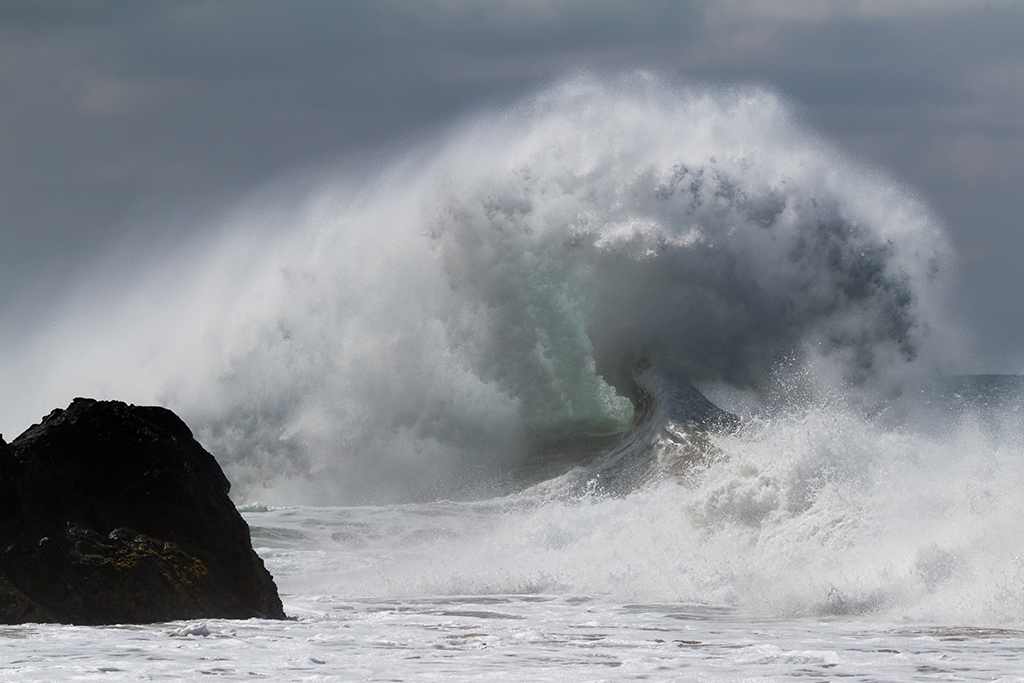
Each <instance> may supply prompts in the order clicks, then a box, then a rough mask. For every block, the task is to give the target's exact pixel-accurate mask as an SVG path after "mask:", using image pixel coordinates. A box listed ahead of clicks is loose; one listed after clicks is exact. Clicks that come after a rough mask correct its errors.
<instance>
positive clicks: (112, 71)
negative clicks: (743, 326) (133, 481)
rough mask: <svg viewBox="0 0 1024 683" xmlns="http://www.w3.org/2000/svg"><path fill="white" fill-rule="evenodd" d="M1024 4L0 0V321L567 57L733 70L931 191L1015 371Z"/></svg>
mask: <svg viewBox="0 0 1024 683" xmlns="http://www.w3.org/2000/svg"><path fill="white" fill-rule="evenodd" d="M1022 37H1024V3H1019V2H971V1H970V0H949V1H948V2H947V1H944V0H929V1H925V0H919V1H913V0H907V1H904V2H898V3H897V2H890V1H889V0H877V1H874V0H865V1H861V2H858V1H856V0H841V1H840V0H825V1H810V0H808V1H803V0H784V1H780V2H769V1H767V0H765V1H761V2H759V1H757V0H750V1H747V2H741V1H739V0H736V1H732V0H716V1H714V2H696V1H695V2H686V1H682V0H680V1H669V0H664V1H662V0H654V1H649V2H644V1H643V0H622V1H616V0H604V1H601V0H595V1H591V2H578V1H573V0H547V1H544V0H522V1H519V2H516V1H514V0H510V1H505V2H493V1H486V2H485V1H482V0H481V1H477V0H466V1H459V0H436V1H435V0H417V1H415V2H413V1H409V2H391V1H388V0H366V1H359V0H348V1H345V2H317V1H314V0H311V1H306V2H284V1H281V0H274V1H270V0H265V1H264V0H237V1H219V2H203V1H195V2H192V1H188V0H175V1H174V2H138V1H137V0H125V1H120V0H106V1H104V0H93V1H91V2H85V1H82V0H73V1H69V2H46V1H43V0H27V1H24V2H21V1H18V0H3V2H2V3H0V317H6V318H7V324H6V325H5V327H7V328H8V329H10V326H11V325H14V323H13V322H12V319H13V318H15V317H17V316H25V315H28V314H29V312H28V309H27V307H26V305H27V304H31V305H33V306H42V307H45V306H46V305H48V302H52V301H55V300H57V299H59V298H60V297H61V296H62V293H63V292H65V291H66V289H67V288H68V287H71V286H73V284H74V282H75V279H76V277H77V276H78V275H79V274H80V273H81V272H82V271H83V270H85V269H88V268H89V267H90V265H91V264H92V263H93V262H94V261H95V260H96V259H97V258H99V257H100V256H101V255H102V254H103V253H104V251H105V250H107V249H109V248H111V245H114V244H117V243H121V242H123V241H124V240H126V239H134V240H141V241H152V240H167V241H170V242H173V241H175V240H185V239H189V238H190V237H191V235H190V231H192V230H196V229H199V228H198V226H201V225H204V224H207V223H204V222H203V221H200V220H195V221H192V220H191V217H195V216H200V215H202V214H203V213H204V212H207V211H211V210H214V209H215V208H216V207H217V206H219V205H222V204H224V203H226V202H229V201H230V200H231V198H233V197H237V196H241V195H242V194H244V193H246V192H250V191H252V189H253V188H256V187H259V186H261V185H263V184H265V183H268V182H273V181H274V180H275V179H276V178H282V177H286V176H289V175H291V176H294V175H295V174H296V173H298V172H301V171H302V170H303V169H309V168H312V167H317V166H322V165H329V164H332V163H335V162H339V161H343V160H345V159H347V158H352V157H363V156H366V155H373V154H379V153H380V151H381V150H385V151H387V152H393V151H395V150H397V149H400V148H401V147H402V146H403V145H406V144H411V143H413V142H415V141H416V140H419V139H422V138H424V137H426V136H430V135H432V134H436V133H437V132H438V131H441V130H443V129H444V126H445V125H449V124H450V123H451V122H452V121H455V120H457V119H458V117H460V116H461V115H463V114H464V113H465V112H467V111H470V110H473V109H479V108H481V107H494V106H501V105H502V104H503V103H506V102H512V101H514V100H515V99H516V98H517V97H519V96H522V95H523V94H524V93H527V92H530V91H532V90H535V89H536V88H538V87H539V86H542V85H543V84H544V83H545V82H549V81H550V80H552V79H554V78H557V77H558V76H560V75H563V74H565V73H566V72H567V71H570V70H572V69H592V70H596V71H598V72H614V71H619V70H624V69H634V68H646V69H652V70H656V71H659V72H661V73H662V74H664V75H666V76H667V77H669V78H673V79H696V80H700V81H713V82H719V83H721V82H724V83H757V84H760V85H764V86H768V87H770V88H773V89H775V90H777V91H779V92H780V93H782V94H783V95H784V96H785V97H786V98H787V99H789V100H790V101H791V102H792V103H793V105H794V107H795V109H796V111H797V112H798V115H799V117H800V118H801V120H803V121H806V123H807V124H808V126H809V127H811V128H813V129H816V130H817V131H819V132H820V133H822V134H823V135H824V136H825V137H827V138H829V139H831V140H833V141H835V142H836V143H837V144H838V145H839V146H840V147H841V148H843V149H845V150H846V151H847V152H849V153H850V154H851V155H852V156H854V157H856V158H859V159H861V160H863V161H866V162H868V163H870V164H873V165H878V166H881V167H883V168H885V169H888V170H889V171H890V172H891V173H892V174H893V176H894V177H895V178H897V179H899V180H900V181H901V182H903V183H905V184H906V185H907V186H908V187H910V188H912V190H913V191H915V192H916V193H918V194H919V195H920V196H921V197H923V198H924V200H925V201H926V202H927V203H928V204H929V205H930V206H931V207H933V209H934V211H935V213H936V215H937V216H938V217H939V218H940V219H941V220H942V221H943V222H944V223H945V225H946V226H947V228H948V230H949V233H950V235H951V236H952V238H953V241H954V243H955V246H956V249H957V251H958V253H959V255H960V263H961V280H960V290H959V295H958V298H957V300H956V302H955V304H956V306H957V308H958V309H959V310H960V312H961V313H962V315H964V316H965V318H966V319H967V320H968V322H969V324H970V326H971V327H972V328H973V330H974V331H975V332H976V335H977V341H976V349H975V350H974V351H973V352H971V353H969V354H967V355H968V356H969V358H965V359H964V365H963V368H964V369H965V370H971V371H983V372H1020V371H1024V365H1022V363H1024V304H1022V302H1021V293H1022V292H1024V268H1022V267H1021V258H1022V256H1024V219H1022V216H1024V191H1022V190H1024V187H1022V185H1024V38H1022Z"/></svg>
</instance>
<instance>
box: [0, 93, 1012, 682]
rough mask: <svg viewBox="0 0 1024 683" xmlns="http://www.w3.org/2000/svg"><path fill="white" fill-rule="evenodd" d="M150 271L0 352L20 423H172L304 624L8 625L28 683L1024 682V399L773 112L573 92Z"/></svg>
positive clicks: (232, 230) (920, 253) (841, 179)
mask: <svg viewBox="0 0 1024 683" xmlns="http://www.w3.org/2000/svg"><path fill="white" fill-rule="evenodd" d="M131 249H134V251H132V252H131V255H132V258H131V259H127V260H128V261H130V262H131V263H132V264H134V265H133V267H132V268H127V269H126V268H124V267H123V266H121V267H117V268H115V267H112V265H111V263H103V264H98V265H97V267H96V268H95V270H94V271H93V272H92V274H90V275H86V276H84V277H83V278H82V280H81V282H80V284H79V286H78V287H77V288H76V290H75V291H74V292H69V294H68V295H67V297H66V298H65V301H64V303H63V304H62V305H61V306H59V307H57V308H56V309H55V310H53V311H50V312H48V313H47V314H46V315H44V316H41V317H40V318H39V319H37V320H32V321H23V322H22V323H21V324H19V325H17V326H15V324H14V323H10V322H8V323H4V324H3V325H2V326H0V327H2V329H0V341H2V344H0V367H3V368H4V373H5V376H6V379H5V381H4V388H3V391H2V393H0V428H2V431H3V433H4V434H5V435H7V438H8V440H10V437H13V436H14V435H15V434H17V433H18V432H20V431H22V430H23V429H25V428H27V427H28V426H29V425H30V424H32V422H35V421H37V420H38V419H39V418H40V417H41V416H42V415H45V414H46V413H47V412H49V410H51V409H52V408H54V407H58V406H65V405H67V404H68V403H69V402H70V400H71V399H72V398H73V397H75V396H90V397H94V398H100V399H107V398H109V399H118V400H124V401H129V402H133V403H137V404H157V405H163V406H166V407H168V408H171V409H172V410H174V411H175V412H177V413H178V414H179V415H180V416H181V417H182V418H183V419H184V420H185V421H186V423H187V424H189V426H190V427H191V428H192V429H193V431H194V432H195V434H196V437H197V438H198V439H199V441H200V442H201V443H202V444H203V445H204V446H205V447H206V448H207V449H208V450H209V451H210V452H212V453H213V454H214V455H215V456H216V457H217V459H218V461H219V462H220V463H221V465H222V467H223V468H224V470H225V472H226V474H227V475H228V478H229V479H230V480H231V482H232V484H233V488H232V496H233V498H234V500H235V501H236V503H237V504H238V505H239V508H240V510H241V511H242V513H243V516H244V517H245V518H246V520H247V521H248V523H249V525H250V527H251V530H252V538H253V544H254V546H255V547H256V549H257V551H258V552H259V554H260V555H261V556H262V557H263V558H264V560H265V561H266V563H267V567H268V569H270V571H271V573H272V574H273V575H274V577H275V580H276V581H277V583H278V586H279V588H280V589H281V593H282V599H283V601H284V605H285V611H286V612H287V613H288V615H289V616H290V619H289V620H287V621H284V622H274V621H263V620H249V621H226V620H209V621H205V622H177V623H171V624H156V625H145V626H140V625H121V626H111V627H77V626H59V625H35V624H27V625H20V626H7V627H0V680H4V681H7V680H10V681H38V680H99V679H103V680H153V679H182V678H184V679H198V678H200V677H202V676H204V675H216V676H219V677H221V678H223V679H227V680H249V679H253V678H260V677H267V678H272V679H275V680H295V681H300V680H335V679H337V680H416V681H420V680H479V679H493V678H498V679H501V680H522V681H542V680H544V681H546V680H551V681H568V680H634V679H652V680H723V679H727V680H784V679H788V678H793V677H799V678H802V679H806V680H833V679H836V678H840V677H843V678H850V677H852V678H854V679H856V680H865V681H873V680H888V681H897V680H950V679H955V680H1020V679H1021V678H1022V677H1024V665H1022V664H1020V661H1021V658H1020V654H1021V652H1022V650H1024V554H1022V552H1021V550H1020V549H1021V548H1022V547H1024V524H1022V522H1024V503H1022V502H1021V500H1022V499H1021V497H1020V495H1019V491H1020V490H1021V486H1022V483H1024V420H1022V411H1024V382H1022V380H1021V377H1019V376H964V375H957V374H955V373H956V371H957V362H958V359H962V358H963V357H964V356H965V354H969V346H968V344H967V342H966V341H965V340H967V339H969V336H968V335H967V333H966V332H965V331H964V330H963V329H962V328H961V327H959V326H958V323H957V322H956V320H955V316H953V315H951V314H950V313H949V310H948V306H949V304H948V301H949V296H950V286H951V282H952V280H953V276H954V273H955V267H956V259H955V254H954V253H953V251H952V249H951V247H950V244H949V241H948V239H947V237H946V236H945V234H944V231H943V228H942V226H941V222H940V221H939V219H937V218H936V217H935V216H934V215H933V214H932V213H931V212H930V211H929V209H928V207H927V206H926V205H925V204H924V203H923V202H922V201H920V200H919V199H918V198H917V197H916V196H915V195H914V193H913V192H912V191H911V190H910V189H908V188H906V187H905V186H903V185H902V184H900V183H899V182H897V181H895V180H894V179H893V178H891V177H890V176H888V175H887V174H885V173H884V172H882V171H879V170H877V169H873V168H869V167H866V166H863V165H861V164H859V163H858V162H856V161H855V160H851V159H850V158H848V157H847V156H845V155H844V154H843V153H842V152H841V151H840V150H838V149H837V148H836V147H834V146H833V145H831V144H830V143H829V142H828V141H826V140H824V139H822V138H821V137H820V136H818V135H816V134H815V133H813V132H811V131H809V130H808V128H807V126H805V125H804V124H803V123H802V122H801V121H800V120H799V117H798V116H797V115H796V114H794V111H793V109H792V107H791V106H790V105H788V104H787V103H786V102H785V101H783V100H782V99H781V98H780V97H779V96H778V95H776V94H774V93H773V92H771V91H769V90H766V89H762V88H755V87H748V86H742V87H741V86H734V87H717V86H708V85H703V84H693V83H691V84H679V83H676V82H672V81H669V80H666V79H664V78H661V77H658V76H654V75H651V74H647V73H633V74H627V75H622V76H617V77H597V76H592V75H586V74H582V75H575V76H573V77H569V78H566V79H563V80H561V81H559V82H557V83H554V84H552V85H550V86H548V87H546V88H544V89H543V90H541V91H539V92H537V93H535V94H533V95H532V96H530V97H528V98H525V99H524V100H522V101H521V102H519V103H518V104H516V105H515V106H513V107H509V108H506V109H502V110H500V111H481V112H477V113H475V114H472V115H469V116H467V117H466V118H465V119H464V120H462V121H459V122H458V123H456V124H454V125H453V126H452V127H451V129H450V130H449V131H447V132H446V133H444V134H440V135H438V136H436V137H434V138H432V139H431V140H428V141H425V142H423V143H422V144H421V145H420V146H418V147H416V148H415V149H412V150H406V151H404V152H402V153H401V154H396V155H392V156H390V157H388V158H387V160H386V161H382V160H380V159H377V160H376V161H374V162H366V163H355V162H353V163H352V164H350V165H346V166H341V167H336V168H332V169H330V170H328V171H324V172H322V173H319V174H317V177H316V179H315V180H309V179H308V178H307V179H305V180H303V181H302V182H301V183H297V182H296V183H291V184H288V185H287V187H282V186H276V187H270V188H263V189H262V190H260V191H259V192H257V193H255V194H254V195H253V196H251V197H248V198H243V199H241V200H239V201H238V202H237V203H235V204H234V205H233V206H232V207H231V208H229V209H226V210H225V211H224V212H223V213H222V214H220V215H218V216H216V217H214V218H211V219H210V226H209V229H208V230H206V231H205V232H203V234H202V236H201V237H197V238H193V239H191V240H190V241H189V242H188V243H187V244H181V245H178V246H177V247H176V248H175V249H174V250H171V251H168V248H167V245H166V244H162V245H160V246H159V248H156V247H154V248H152V249H151V250H150V251H147V250H146V248H145V247H144V246H143V247H140V246H139V245H134V246H132V247H131ZM123 256H124V253H123V252H122V253H119V255H118V257H119V258H121V259H122V260H125V259H123Z"/></svg>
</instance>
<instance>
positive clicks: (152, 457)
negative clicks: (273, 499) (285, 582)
mask: <svg viewBox="0 0 1024 683" xmlns="http://www.w3.org/2000/svg"><path fill="white" fill-rule="evenodd" d="M229 488H230V484H229V483H228V480H227V478H226V477H225V476H224V473H223V472H222V471H221V469H220V466H219V465H218V464H217V461H216V460H215V459H214V458H213V456H212V455H210V454H209V453H208V452H206V450H204V449H203V447H202V446H201V445H199V443H198V442H197V441H196V440H195V439H194V438H193V436H192V432H191V431H190V430H189V429H188V427H187V426H186V425H185V423H184V422H182V421H181V420H180V419H179V418H178V417H177V416H176V415H175V414H174V413H172V412H171V411H169V410H167V409H164V408H156V407H141V406H130V405H127V404H124V403H120V402H117V401H94V400H91V399H82V398H78V399H75V400H74V401H73V402H72V404H71V405H70V406H69V407H68V408H67V410H59V409H58V410H54V411H53V412H52V413H50V414H49V415H47V416H46V417H45V418H44V419H43V421H42V422H41V423H40V424H37V425H34V426H32V427H31V428H29V429H28V430H27V431H26V432H25V433H23V434H22V435H21V436H19V437H18V438H17V439H15V440H14V441H13V442H11V443H10V444H6V443H4V442H3V439H2V438H0V623H8V624H12V623H24V622H60V623H74V624H112V623H153V622H160V621H170V620H175V619H196V618H213V617H223V618H249V617H265V618H274V619H283V618H284V616H285V615H284V610H283V608H282V605H281V600H280V598H279V597H278V593H277V587H276V586H275V585H274V581H273V578H272V577H271V576H270V573H269V572H268V571H267V570H266V568H265V567H264V565H263V561H262V560H261V559H260V558H259V556H258V555H256V553H255V552H254V551H253V549H252V542H251V540H250V538H249V527H248V525H247V524H246V523H245V520H243V519H242V517H241V515H240V514H239V513H238V511H237V510H236V509H235V506H234V504H233V503H232V502H231V500H230V499H229V498H228V495H227V494H228V490H229Z"/></svg>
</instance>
